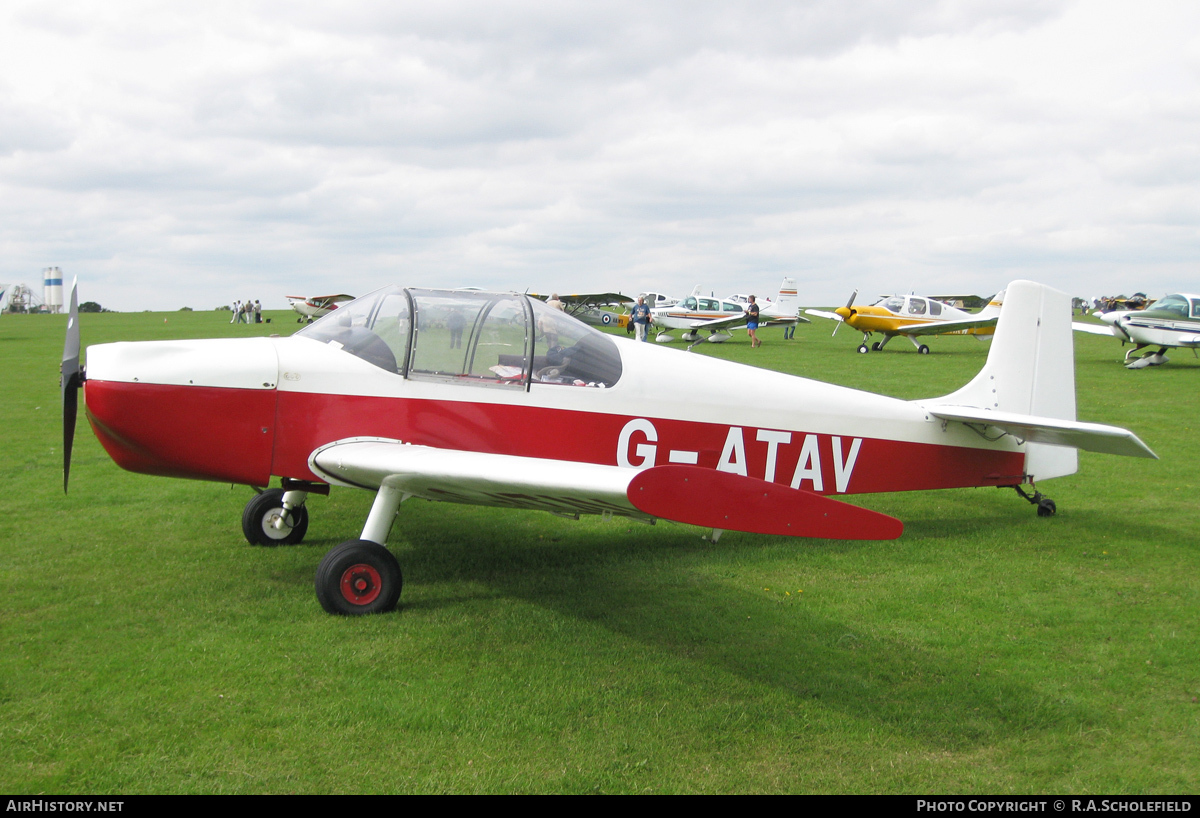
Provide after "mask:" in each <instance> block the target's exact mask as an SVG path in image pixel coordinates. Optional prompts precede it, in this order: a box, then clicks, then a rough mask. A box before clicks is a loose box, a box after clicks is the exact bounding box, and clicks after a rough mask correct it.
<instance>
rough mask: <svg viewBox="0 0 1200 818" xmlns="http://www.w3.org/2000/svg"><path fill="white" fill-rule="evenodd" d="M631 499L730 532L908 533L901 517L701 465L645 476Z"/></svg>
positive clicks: (874, 536)
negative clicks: (701, 466)
mask: <svg viewBox="0 0 1200 818" xmlns="http://www.w3.org/2000/svg"><path fill="white" fill-rule="evenodd" d="M629 500H630V502H631V503H633V505H635V506H637V507H638V508H640V509H641V510H642V511H644V512H646V513H647V514H652V515H654V516H656V517H664V518H666V519H669V520H676V521H677V522H681V523H690V524H691V525H699V526H704V527H705V528H720V529H725V530H730V531H750V532H754V533H757V534H783V535H785V536H791V537H824V538H829V539H837V540H894V539H896V538H897V537H899V536H900V534H901V533H903V531H904V524H903V523H901V522H900V521H899V520H897V519H896V518H895V517H889V516H887V515H886V514H880V513H879V512H877V511H871V510H870V509H865V508H859V507H858V506H854V505H851V504H849V503H844V502H842V501H840V500H834V499H833V498H831V497H825V496H823V495H820V494H814V493H812V492H810V491H803V490H800V489H793V488H789V487H788V486H782V485H780V484H778V483H768V482H767V481H765V480H758V479H755V478H753V477H742V476H741V475H737V474H730V473H729V472H722V471H714V470H713V469H703V468H700V467H699V466H678V465H674V466H658V467H656V468H653V469H646V470H645V471H640V472H638V473H637V476H636V477H634V478H633V481H632V482H631V483H630V484H629Z"/></svg>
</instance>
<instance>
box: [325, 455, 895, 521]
mask: <svg viewBox="0 0 1200 818" xmlns="http://www.w3.org/2000/svg"><path fill="white" fill-rule="evenodd" d="M309 467H310V468H311V469H312V470H313V472H314V473H315V474H317V475H319V476H321V477H322V478H323V479H325V480H328V481H329V482H331V483H336V484H338V485H345V486H357V487H360V488H370V489H377V488H379V487H381V486H383V485H385V484H386V485H388V486H390V487H392V488H394V489H398V490H399V491H402V492H404V493H405V494H406V495H408V496H411V497H421V498H425V499H428V500H442V501H446V502H452V503H468V504H472V505H484V506H501V507H507V508H525V509H539V510H543V511H553V512H556V513H559V514H616V515H622V516H628V517H634V518H640V519H653V518H657V517H661V518H663V519H667V520H674V521H676V522H681V523H688V524H691V525H699V526H704V527H711V528H718V529H721V530H729V531H748V532H751V533H758V534H784V535H789V536H796V537H829V538H837V539H871V540H876V539H879V540H882V539H895V538H896V537H899V536H900V534H901V532H902V531H903V525H902V524H901V522H900V521H899V520H897V519H895V518H893V517H888V516H887V515H884V514H880V513H878V512H875V511H870V510H869V509H864V508H860V507H859V506H854V505H851V504H849V503H844V502H842V501H840V500H835V499H833V498H831V497H825V496H823V495H820V494H815V493H813V492H810V491H803V490H800V489H793V488H789V487H787V486H783V485H780V484H777V483H768V482H766V481H764V480H757V479H755V478H752V477H742V476H741V475H736V474H730V473H728V472H720V471H716V470H714V469H705V468H700V467H698V466H684V465H667V466H657V467H654V468H649V469H641V470H638V469H630V468H621V467H619V466H606V465H601V464H597V463H574V462H570V461H565V460H543V459H539V458H532V457H517V456H513V455H501V454H486V453H481V452H464V451H457V450H450V449H437V448H433V447H430V446H414V445H409V444H405V443H401V442H400V441H398V440H386V439H382V438H351V439H348V440H342V441H337V442H335V443H331V444H328V445H326V446H322V447H321V448H319V449H317V450H316V451H314V452H313V453H312V455H311V456H310V457H309Z"/></svg>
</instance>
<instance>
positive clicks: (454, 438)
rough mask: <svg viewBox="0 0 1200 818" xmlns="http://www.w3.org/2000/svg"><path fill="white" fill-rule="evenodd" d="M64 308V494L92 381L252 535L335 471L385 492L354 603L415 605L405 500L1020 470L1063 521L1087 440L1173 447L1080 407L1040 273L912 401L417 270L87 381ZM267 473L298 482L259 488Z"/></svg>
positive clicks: (139, 442)
mask: <svg viewBox="0 0 1200 818" xmlns="http://www.w3.org/2000/svg"><path fill="white" fill-rule="evenodd" d="M71 302H72V308H71V311H72V318H71V321H70V323H69V325H68V338H67V344H66V347H65V350H64V355H63V405H64V450H65V460H64V488H65V487H66V481H67V475H68V472H67V470H68V469H69V464H70V443H71V440H72V438H73V436H74V423H75V411H74V408H75V401H76V391H77V389H78V388H79V386H80V385H82V386H83V389H84V395H85V399H86V406H87V415H88V419H89V420H90V421H91V424H92V428H93V429H94V431H95V433H96V435H97V437H98V438H99V439H100V442H101V443H102V444H103V446H104V448H105V449H106V450H107V451H108V453H109V455H110V456H111V457H112V458H113V459H114V460H115V461H116V462H117V463H118V464H119V465H120V466H122V467H124V468H126V469H129V470H132V471H136V472H141V473H144V474H154V475H165V476H171V477H186V478H193V479H198V480H215V481H220V482H225V483H241V484H245V485H247V486H251V487H255V488H256V491H259V492H260V493H258V494H257V495H256V496H255V497H254V498H253V499H252V500H251V501H250V502H249V503H248V504H247V506H246V508H245V511H244V513H243V515H242V530H243V533H244V534H245V536H246V539H247V540H249V541H250V542H251V543H256V544H261V545H275V544H285V543H295V542H299V541H300V540H301V539H302V538H303V536H304V533H305V531H306V530H307V527H308V507H307V505H306V499H307V498H308V496H309V495H310V494H314V493H317V494H325V493H327V492H328V491H329V487H330V486H331V485H336V486H351V487H357V488H362V489H366V490H369V491H373V492H375V500H374V504H373V505H372V508H371V511H370V513H369V515H368V516H367V520H366V523H365V525H364V527H363V529H362V532H361V535H360V536H359V537H358V538H356V539H352V540H349V541H347V542H344V543H342V544H341V545H338V546H337V547H335V548H333V549H332V550H331V551H330V552H329V553H328V554H327V555H326V556H325V558H324V559H323V560H322V562H321V564H320V567H319V568H318V570H317V576H316V590H317V597H318V599H319V600H320V602H321V605H322V606H323V607H324V608H325V609H326V610H327V611H329V612H331V613H338V614H362V613H373V612H379V611H387V610H390V609H392V608H394V607H395V606H396V604H397V600H398V598H399V596H400V590H401V584H402V579H401V572H400V567H399V565H398V563H397V561H396V559H395V557H394V556H392V554H391V552H389V551H388V550H387V548H386V547H385V543H386V542H387V539H388V535H389V532H390V530H391V528H392V524H393V520H394V519H395V518H396V515H397V511H398V509H399V507H400V505H401V503H402V502H403V501H404V500H406V499H408V498H410V497H419V498H425V499H429V500H442V501H446V502H453V503H471V504H478V505H485V506H498V507H505V508H524V509H542V510H546V511H552V512H556V513H558V514H566V515H578V514H602V515H619V516H626V517H631V518H637V519H642V520H653V519H655V518H663V519H668V520H675V521H678V522H683V523H689V524H692V525H697V526H704V527H706V528H711V529H713V535H714V538H715V537H716V536H717V535H719V534H720V532H721V531H723V530H727V529H728V530H735V531H747V532H755V533H763V534H785V535H791V536H802V537H829V538H845V539H891V538H895V537H898V536H900V534H901V532H902V530H903V525H902V523H901V522H900V521H899V520H897V519H895V518H892V517H888V516H886V515H883V514H880V513H877V512H874V511H870V510H868V509H864V508H860V507H858V506H855V505H851V504H850V503H846V502H843V501H841V500H839V499H835V497H834V496H836V495H844V494H865V493H872V492H885V491H910V490H914V489H937V488H951V487H960V486H1011V487H1013V488H1015V489H1016V490H1017V491H1018V492H1021V493H1022V496H1025V497H1026V499H1029V500H1030V502H1035V503H1037V504H1038V513H1039V514H1043V515H1045V514H1051V513H1053V512H1054V505H1053V503H1052V502H1051V501H1050V500H1048V499H1047V498H1045V497H1043V496H1042V495H1041V493H1040V492H1036V491H1035V493H1034V494H1033V495H1032V497H1030V496H1029V495H1026V494H1024V492H1022V491H1021V487H1022V486H1023V485H1032V484H1033V483H1034V481H1038V482H1041V481H1043V480H1046V479H1049V478H1052V477H1059V476H1062V475H1067V474H1071V473H1073V472H1075V471H1076V468H1077V453H1076V449H1079V448H1082V449H1088V450H1092V451H1100V452H1108V453H1111V454H1120V455H1131V456H1135V457H1154V456H1155V455H1154V453H1153V452H1151V451H1150V449H1148V448H1147V447H1146V445H1145V444H1144V443H1142V441H1141V440H1139V439H1138V438H1137V436H1136V435H1134V434H1133V433H1132V432H1129V431H1126V430H1124V429H1120V428H1117V427H1113V426H1102V425H1098V424H1092V423H1082V422H1079V421H1077V420H1076V419H1075V388H1074V361H1073V358H1072V352H1071V349H1072V347H1071V320H1070V299H1069V298H1068V297H1067V296H1066V295H1065V294H1063V293H1060V292H1057V291H1055V290H1051V289H1048V288H1046V287H1043V286H1041V285H1038V284H1034V283H1031V282H1014V283H1013V284H1011V285H1010V286H1009V288H1008V299H1007V301H1006V303H1005V308H1004V312H1003V314H1002V316H1001V318H1000V323H999V326H998V327H997V329H996V338H995V342H994V343H993V346H992V349H991V350H990V353H989V356H988V359H987V363H986V365H985V366H984V368H983V370H982V371H981V372H980V373H979V375H978V376H976V377H975V379H974V380H972V381H971V382H970V383H968V384H967V385H966V386H964V387H963V388H962V389H960V390H958V391H957V392H954V393H953V394H950V395H946V396H943V397H936V398H931V399H928V400H917V401H904V400H897V399H893V398H888V397H884V396H881V395H876V394H871V393H868V392H861V391H858V390H854V389H849V388H845V387H840V386H832V385H829V384H824V383H820V382H816V381H811V380H807V379H804V378H798V377H793V376H790V375H785V374H781V373H778V372H771V371H768V370H764V369H758V368H755V367H749V366H742V365H738V364H732V363H728V362H724V361H720V360H713V359H711V358H707V357H699V358H696V357H692V356H687V355H679V354H677V353H675V352H672V351H671V350H669V349H663V348H661V347H657V346H655V345H653V344H639V343H636V342H633V341H629V340H627V339H624V338H619V337H614V336H612V335H608V334H605V333H602V332H600V331H599V330H596V329H594V328H591V327H589V326H587V325H585V324H583V323H582V322H579V321H577V320H575V319H573V318H570V317H569V316H566V315H564V314H562V313H561V312H558V311H556V310H554V311H552V310H549V309H548V308H547V307H546V306H545V305H544V304H542V302H540V301H538V300H536V299H532V298H529V297H528V296H525V295H521V294H517V293H482V292H463V291H453V290H426V289H402V288H399V287H390V288H387V289H383V290H379V291H377V292H374V293H372V294H370V295H367V296H365V297H363V298H360V299H358V300H357V301H354V302H352V303H350V304H347V305H345V306H344V307H342V308H341V309H338V310H337V311H336V312H334V313H332V314H331V315H329V316H327V317H325V318H324V319H322V320H320V321H317V322H315V323H314V324H312V325H311V326H309V327H306V328H304V329H302V330H301V331H299V332H297V333H296V334H295V335H293V336H291V337H288V338H279V337H271V338H241V339H222V340H206V341H152V342H139V343H114V344H103V345H99V346H93V347H90V348H89V349H88V351H87V368H86V374H85V373H84V372H83V370H81V368H80V367H79V349H80V345H79V336H78V322H77V315H76V309H75V302H76V296H75V293H74V291H73V292H72V296H71ZM550 312H553V313H554V314H552V315H550V314H548V313H550ZM451 316H455V318H454V319H453V320H451V318H450V317H451ZM547 318H548V319H550V320H551V321H553V322H555V329H556V332H555V336H554V338H555V341H556V344H555V346H554V347H552V348H546V347H545V342H544V337H545V336H539V330H538V328H539V327H540V326H542V320H543V319H547ZM460 319H461V320H460ZM454 327H458V328H459V332H458V336H459V337H458V338H457V339H456V338H455V336H454V329H453V328H454ZM713 382H720V383H725V384H735V385H736V388H732V389H720V390H714V389H712V388H711V386H710V384H711V383H713ZM273 475H274V476H279V477H281V478H282V486H281V487H280V488H275V489H270V490H266V491H262V490H261V488H262V487H265V486H267V485H268V484H269V482H270V481H271V478H272V476H273Z"/></svg>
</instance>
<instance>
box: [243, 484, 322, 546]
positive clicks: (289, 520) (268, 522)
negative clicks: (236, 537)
mask: <svg viewBox="0 0 1200 818" xmlns="http://www.w3.org/2000/svg"><path fill="white" fill-rule="evenodd" d="M285 494H286V492H284V491H283V489H268V490H267V491H264V492H263V493H262V494H258V495H256V496H255V497H254V499H252V500H251V501H250V502H248V503H246V508H245V509H243V510H242V534H244V535H245V536H246V542H248V543H250V544H251V545H295V544H296V543H298V542H300V541H301V540H303V539H304V535H305V534H306V533H307V532H308V508H307V507H306V506H305V505H304V504H303V502H301V503H300V504H299V505H296V504H293V503H291V502H288V503H285V502H284V500H285Z"/></svg>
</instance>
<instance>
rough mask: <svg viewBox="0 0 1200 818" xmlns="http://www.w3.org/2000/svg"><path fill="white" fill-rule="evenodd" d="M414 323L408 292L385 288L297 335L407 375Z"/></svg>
mask: <svg viewBox="0 0 1200 818" xmlns="http://www.w3.org/2000/svg"><path fill="white" fill-rule="evenodd" d="M410 322H411V311H410V308H409V305H408V298H407V297H406V296H405V293H404V290H402V289H401V288H399V287H385V288H384V289H382V290H376V291H375V292H373V293H370V294H368V295H364V296H363V297H362V298H358V299H355V300H354V301H351V302H350V303H348V304H344V305H343V306H341V307H338V308H337V309H336V310H334V311H333V312H331V313H329V314H328V315H326V316H324V317H322V318H320V319H318V320H316V321H314V322H313V323H312V324H309V325H308V326H307V327H305V328H304V329H302V330H300V331H299V332H297V333H296V334H297V335H300V336H303V337H305V338H312V339H313V340H315V341H321V342H323V343H327V344H333V345H335V346H337V347H338V348H339V349H341V350H343V351H344V352H349V353H350V354H351V355H355V356H357V357H359V358H362V359H363V360H364V361H366V362H368V363H370V364H374V365H375V366H377V367H379V368H381V369H386V370H387V371H389V372H403V366H404V362H405V361H406V360H407V358H408V338H409V324H410Z"/></svg>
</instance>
